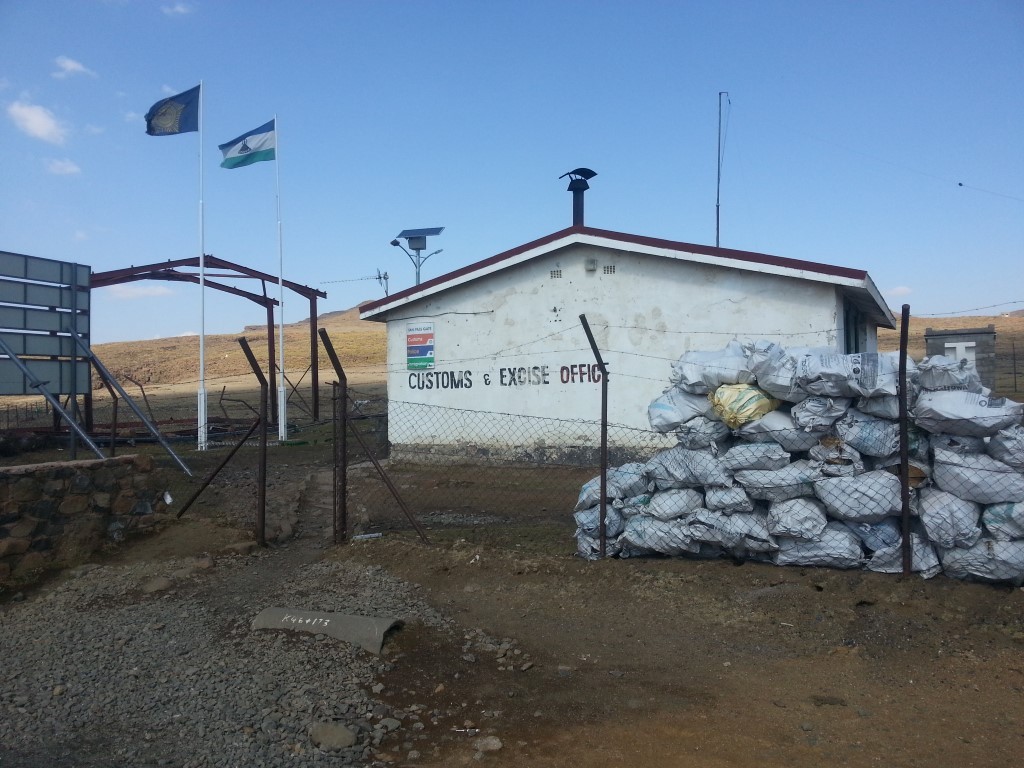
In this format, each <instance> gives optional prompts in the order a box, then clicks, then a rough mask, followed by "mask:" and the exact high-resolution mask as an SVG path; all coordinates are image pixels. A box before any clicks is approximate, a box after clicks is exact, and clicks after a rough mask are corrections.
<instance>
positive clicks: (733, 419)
mask: <svg viewBox="0 0 1024 768" xmlns="http://www.w3.org/2000/svg"><path fill="white" fill-rule="evenodd" d="M708 399H709V400H711V405H712V407H713V408H714V409H715V413H716V414H718V418H720V419H721V420H722V421H724V422H725V424H726V426H727V427H729V428H730V429H736V428H737V427H739V426H740V425H741V424H746V423H747V422H748V421H756V420H757V419H760V418H761V417H762V416H764V415H765V414H766V413H770V412H772V411H774V410H775V409H776V408H778V407H779V405H780V403H779V401H778V400H775V399H773V398H772V397H771V396H770V395H769V394H768V393H767V392H765V391H764V390H763V389H758V388H757V387H755V386H754V385H753V384H723V385H722V386H720V387H718V388H717V389H716V390H715V391H714V392H712V393H711V394H710V395H708Z"/></svg>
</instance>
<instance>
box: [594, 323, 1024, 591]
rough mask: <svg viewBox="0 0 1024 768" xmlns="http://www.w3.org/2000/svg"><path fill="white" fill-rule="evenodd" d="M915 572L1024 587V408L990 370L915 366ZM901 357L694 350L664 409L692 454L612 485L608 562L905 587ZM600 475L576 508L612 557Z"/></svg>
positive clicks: (949, 364) (625, 469) (941, 361)
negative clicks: (762, 567)
mask: <svg viewBox="0 0 1024 768" xmlns="http://www.w3.org/2000/svg"><path fill="white" fill-rule="evenodd" d="M907 364H908V370H907V379H908V381H907V394H908V403H909V408H910V439H909V446H908V450H909V456H910V462H909V464H910V466H909V473H910V478H911V486H912V490H911V492H910V510H911V515H912V520H911V523H912V524H911V527H910V541H911V548H912V562H913V569H914V570H915V571H917V572H919V573H921V574H922V575H923V576H925V577H926V578H927V577H931V576H933V575H935V574H937V573H939V572H940V571H941V572H944V573H945V574H947V575H949V576H953V577H956V578H969V579H981V580H987V581H1007V582H1011V583H1015V584H1021V583H1024V427H1022V426H1021V421H1022V416H1024V407H1022V406H1021V404H1019V403H1015V402H1012V401H1010V400H1007V399H1005V398H993V397H990V396H989V393H988V392H987V390H985V388H984V387H982V386H981V382H980V380H979V379H978V375H977V372H976V370H975V369H974V366H973V365H971V364H968V363H967V362H966V361H957V360H953V359H951V358H947V357H941V356H935V357H931V358H926V359H925V360H923V361H922V362H921V363H920V364H917V365H914V363H913V361H912V360H908V361H907ZM898 378H899V357H898V355H897V354H896V353H889V354H885V353H883V354H855V355H839V354H836V353H835V352H834V351H832V350H819V349H793V348H790V349H788V350H787V349H783V348H782V347H780V346H779V345H778V344H776V343H773V342H771V341H764V340H762V341H758V342H756V343H745V344H744V343H741V342H739V341H733V342H730V343H729V344H728V345H727V346H726V348H725V349H724V350H721V351H716V352H687V353H686V354H684V355H683V356H682V357H681V358H680V359H679V360H678V361H677V362H676V363H674V364H673V365H672V374H671V377H670V382H671V386H669V387H668V388H667V389H666V390H665V391H664V394H662V395H661V397H659V398H657V399H656V400H654V401H653V402H652V403H651V404H650V406H649V408H648V416H649V419H650V424H651V427H652V428H653V429H655V430H657V431H658V432H663V433H669V432H674V433H675V436H676V437H677V438H678V445H676V446H675V447H673V448H669V449H666V450H663V451H661V452H660V453H658V454H657V455H655V456H654V457H653V458H652V459H651V460H650V461H648V462H646V463H630V464H625V465H623V466H620V467H617V468H614V469H610V470H609V472H608V477H607V497H608V503H607V505H606V519H605V534H606V549H605V553H606V555H607V556H618V557H636V556H642V555H652V554H662V555H684V556H695V557H719V556H722V555H729V556H732V557H737V558H747V559H757V560H764V561H770V562H774V563H776V564H778V565H799V566H826V567H834V568H861V567H864V568H868V569H870V570H873V571H879V572H883V573H900V572H902V548H901V547H902V534H901V522H900V521H901V517H900V516H901V513H902V509H903V500H902V493H901V485H900V480H899V476H898V473H899V466H900V458H899V451H900V429H899V421H898V418H899V401H898V397H897V387H898ZM600 483H601V479H600V477H596V478H594V479H593V480H591V481H589V482H588V483H586V484H585V485H584V486H583V488H582V490H581V492H580V496H579V500H578V502H577V504H576V515H575V518H576V523H577V531H576V538H577V549H578V552H579V554H580V555H581V556H582V557H585V558H587V559H596V558H598V557H600V544H599V541H600V538H599V537H600Z"/></svg>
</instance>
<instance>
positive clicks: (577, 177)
mask: <svg viewBox="0 0 1024 768" xmlns="http://www.w3.org/2000/svg"><path fill="white" fill-rule="evenodd" d="M566 176H568V177H569V187H568V191H569V192H572V225H573V226H574V227H582V226H584V224H583V193H584V192H586V191H587V190H588V189H590V185H589V184H587V179H592V178H594V177H595V176H597V174H596V173H595V172H594V171H592V170H590V169H589V168H577V169H576V170H574V171H569V172H568V173H563V174H562V175H561V176H559V177H558V178H560V179H564V178H565V177H566Z"/></svg>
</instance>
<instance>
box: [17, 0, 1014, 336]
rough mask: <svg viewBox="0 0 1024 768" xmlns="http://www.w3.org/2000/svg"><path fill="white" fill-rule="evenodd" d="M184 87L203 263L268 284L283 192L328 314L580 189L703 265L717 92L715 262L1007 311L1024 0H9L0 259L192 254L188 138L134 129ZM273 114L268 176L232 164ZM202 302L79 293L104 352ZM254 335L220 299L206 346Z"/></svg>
mask: <svg viewBox="0 0 1024 768" xmlns="http://www.w3.org/2000/svg"><path fill="white" fill-rule="evenodd" d="M200 81H202V83H203V88H204V126H203V129H204V130H203V133H202V179H203V200H204V220H205V227H204V232H205V246H206V251H207V252H208V253H212V254H215V255H216V256H219V257H221V258H224V259H227V260H229V261H234V262H238V263H243V264H246V265H249V266H251V267H253V268H256V269H260V270H263V271H266V272H269V273H272V274H277V270H278V245H277V220H276V213H275V186H276V184H275V170H279V172H280V185H281V211H282V222H283V242H284V264H285V270H284V271H285V276H286V277H287V278H288V279H291V280H294V281H296V282H299V283H304V284H306V285H310V286H314V287H317V288H321V289H323V290H326V291H327V293H328V298H327V299H326V300H325V301H322V302H321V305H320V310H321V311H332V310H338V309H345V308H348V307H350V306H353V305H355V304H357V303H358V302H360V301H363V300H366V299H372V298H379V297H380V296H382V295H383V288H382V287H381V286H379V285H378V283H377V281H376V280H373V279H370V280H360V279H358V278H367V277H372V276H374V275H376V273H377V271H378V270H380V271H382V272H387V273H388V274H389V276H390V281H389V282H390V288H391V290H392V292H394V291H397V290H400V289H402V288H405V287H408V286H409V285H411V284H412V282H413V275H414V270H413V267H412V265H411V264H410V262H409V260H408V259H407V258H406V257H405V256H404V255H403V254H402V253H401V251H399V249H397V248H393V247H391V246H390V245H389V241H390V240H391V239H392V238H393V237H394V236H395V235H396V234H397V233H398V232H399V231H400V230H402V229H405V228H415V227H429V226H444V227H445V231H444V233H443V234H442V235H441V236H439V237H437V238H435V239H433V240H432V241H431V242H430V246H431V249H432V250H433V249H434V248H443V249H444V251H443V253H441V254H439V255H437V256H435V257H433V258H432V259H431V260H429V261H428V262H426V264H425V265H424V267H423V278H424V279H429V278H431V277H435V276H437V275H438V274H441V273H442V272H446V271H449V270H451V269H455V268H458V267H460V266H463V265H465V264H469V263H472V262H474V261H477V260H479V259H482V258H486V257H487V256H491V255H493V254H495V253H499V252H501V251H504V250H506V249H509V248H512V247H515V246H517V245H520V244H522V243H524V242H527V241H530V240H533V239H535V238H538V237H542V236H544V235H546V234H549V233H551V232H554V231H556V230H559V229H562V228H564V227H566V226H568V225H569V224H570V223H571V195H570V194H569V193H568V192H566V191H565V187H566V182H565V180H559V179H558V177H559V176H560V175H561V174H562V173H564V172H565V171H568V170H570V169H572V168H575V167H577V166H587V167H590V168H593V169H594V170H596V171H597V172H598V176H597V178H595V179H593V180H592V181H591V191H590V192H589V193H588V194H587V224H589V225H591V226H594V227H600V228H604V229H611V230H618V231H623V232H629V233H632V234H637V235H648V236H652V237H663V238H668V239H674V240H682V241H686V242H693V243H700V244H712V245H713V244H714V242H715V185H716V159H717V139H718V104H719V99H718V94H719V92H720V91H727V92H728V93H729V101H730V102H731V103H730V104H729V105H727V106H728V109H727V111H726V115H725V116H726V126H727V130H726V132H725V147H724V160H723V166H722V187H721V244H722V245H723V246H725V247H730V248H739V249H744V250H752V251H759V252H764V253H770V254H775V255H779V256H786V257H791V258H797V259H807V260H811V261H819V262H824V263H828V264H836V265H841V266H848V267H855V268H860V269H866V270H868V271H869V272H870V274H871V275H872V277H873V278H874V280H875V282H876V284H877V285H878V287H879V289H880V290H881V291H882V293H883V294H884V295H885V296H886V298H887V300H888V301H889V303H890V305H892V306H894V307H896V308H898V307H899V306H900V305H901V304H903V303H908V304H910V306H911V310H912V312H913V313H914V314H915V315H928V314H931V315H945V314H952V313H957V312H964V311H966V310H972V309H974V308H977V307H988V306H990V305H1000V306H999V307H998V308H995V309H992V310H986V312H1000V311H1009V310H1014V309H1020V308H1024V285H1022V282H1024V281H1022V276H1024V268H1022V266H1021V265H1022V263H1024V99H1022V96H1024V3H1021V2H1019V0H972V1H971V2H967V1H964V2H948V1H946V2H944V1H941V0H922V1H921V2H911V1H909V0H908V1H904V2H901V1H899V0H895V1H888V2H873V1H871V0H868V1H865V2H740V1H735V2H728V1H725V2H716V3H707V2H643V1H639V0H634V1H633V2H614V1H612V0H593V1H592V2H572V1H569V0H564V1H561V2H552V1H551V0H547V1H546V2H533V1H532V0H515V1H514V2H504V1H503V0H493V1H490V2H483V1H481V2H470V1H469V0H464V1H462V2H390V1H381V2H301V3H284V2H281V3H273V2H246V3H237V2H227V1H226V0H223V1H221V2H215V1H214V0H180V1H176V0H153V1H152V2H150V1H145V2H144V1H142V0H38V1H37V0H0V163H2V166H0V167H2V168H3V184H2V185H0V250H7V251H14V252H18V253H27V254H31V255H35V256H41V257H44V258H51V259H60V260H64V261H73V262H78V263H82V264H88V265H90V266H91V267H92V268H93V270H95V271H105V270H109V269H118V268H121V267H125V266H128V265H140V264H149V263H156V262H161V261H165V260H168V259H177V258H185V257H193V256H197V255H198V253H199V180H200V163H199V158H200V136H199V134H197V133H190V134H183V135H178V136H166V137H151V136H147V135H146V133H145V123H144V120H143V115H144V114H145V113H146V111H147V110H148V108H149V107H150V106H151V105H152V104H153V103H154V102H155V101H157V100H159V99H161V98H164V97H166V96H168V95H171V94H174V93H178V92H181V91H184V90H186V89H188V88H191V87H192V86H194V85H196V84H198V83H199V82H200ZM275 114H276V115H277V118H278V130H279V135H278V139H279V150H278V151H279V160H278V163H279V165H278V168H276V169H275V165H274V163H258V164H255V165H252V166H249V167H245V168H239V169H235V170H225V169H222V168H220V167H219V163H220V160H221V155H220V152H219V151H218V149H217V145H218V144H221V143H224V142H227V141H228V140H230V139H232V138H234V137H236V136H238V135H240V134H242V133H245V132H247V131H249V130H251V129H253V128H256V127H258V126H260V125H262V124H263V123H265V122H267V121H268V120H269V119H270V118H272V117H273V116H274V115H275ZM339 281H349V282H339ZM240 287H243V288H246V289H248V290H256V291H258V290H259V287H258V285H253V284H251V283H249V284H240ZM270 290H271V295H274V296H276V292H277V288H276V286H272V287H271V288H270ZM198 293H199V291H198V288H196V287H193V286H186V285H177V284H173V283H163V282H148V283H137V284H134V285H130V286H125V287H122V288H116V289H114V288H110V289H102V290H98V291H96V292H95V293H94V295H93V341H94V342H106V341H117V340H132V339H146V338H155V337H164V336H174V335H179V334H187V333H196V332H198V330H199V296H198ZM286 301H287V302H288V303H287V306H286V310H285V319H286V321H288V322H292V321H296V320H300V319H302V318H304V317H306V315H307V307H306V305H305V303H304V302H302V301H301V300H297V299H293V298H289V297H286ZM1012 302H1015V303H1012ZM264 319H265V314H264V312H263V310H262V309H261V308H259V307H258V306H256V305H255V304H251V303H249V302H247V301H245V300H243V299H238V298H234V297H230V296H225V295H223V294H211V295H210V298H208V300H207V309H206V331H207V333H240V332H241V331H242V329H243V328H244V326H245V325H251V324H259V323H261V322H263V321H264Z"/></svg>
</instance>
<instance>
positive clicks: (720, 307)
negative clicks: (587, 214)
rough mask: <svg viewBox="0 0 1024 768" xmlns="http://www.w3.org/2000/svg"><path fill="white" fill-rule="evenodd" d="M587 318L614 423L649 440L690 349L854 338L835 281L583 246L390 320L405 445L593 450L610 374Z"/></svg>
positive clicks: (394, 397)
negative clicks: (412, 332)
mask: <svg viewBox="0 0 1024 768" xmlns="http://www.w3.org/2000/svg"><path fill="white" fill-rule="evenodd" d="M588 260H593V262H594V264H593V266H595V267H596V269H593V270H588V269H587V262H588ZM606 268H614V270H613V271H611V270H607V269H606ZM552 270H561V275H562V276H561V277H560V278H552V276H551V273H552ZM580 314H586V316H587V319H588V321H589V323H590V325H591V328H592V330H593V331H594V335H595V337H596V340H597V344H598V346H599V348H600V349H601V350H602V354H603V356H604V359H605V361H606V362H607V363H608V365H609V369H610V373H611V377H610V379H609V391H610V396H609V421H610V422H612V423H615V424H620V425H625V426H628V427H634V428H636V429H638V430H643V431H647V430H649V425H648V422H647V406H648V404H649V403H650V401H651V400H652V399H653V398H655V397H657V396H658V395H659V394H660V393H661V392H662V390H663V389H664V388H665V387H666V386H667V385H668V377H669V373H670V366H671V363H672V362H673V361H675V360H676V359H678V357H679V356H680V355H681V354H682V353H683V352H686V351H688V350H713V349H721V348H722V347H724V346H725V344H726V343H727V342H728V341H729V340H730V339H733V338H741V339H742V338H749V339H756V338H770V339H773V340H776V341H779V342H781V343H782V344H783V346H835V345H837V344H841V338H842V337H841V335H839V334H840V328H839V326H840V323H841V319H842V299H841V297H840V295H839V292H838V291H837V289H836V287H835V286H834V285H830V284H826V283H818V282H813V281H810V280H800V279H794V278H791V277H780V276H777V275H768V274H764V273H759V272H748V271H742V270H740V269H730V268H726V267H721V266H713V265H706V264H695V263H692V262H680V261H675V260H671V259H665V258H658V257H653V256H648V255H643V254H636V253H631V252H624V251H618V250H611V249H606V248H598V247H595V246H591V245H586V244H574V245H571V246H569V247H567V248H565V249H562V250H559V251H555V252H554V253H551V254H548V255H545V256H541V257H538V258H536V259H534V260H531V261H529V262H526V263H524V264H520V265H517V266H514V267H511V268H509V269H507V270H504V271H502V272H500V273H498V274H496V275H493V276H490V277H487V278H484V279H481V280H477V281H474V282H470V283H466V284H464V285H460V286H457V287H454V288H452V289H449V290H447V291H445V292H443V293H441V294H440V295H438V296H437V297H436V298H431V297H428V298H425V299H422V300H419V301H416V302H413V303H411V304H408V305H406V306H403V307H399V308H397V309H395V310H393V311H392V312H391V313H390V315H391V316H390V318H389V320H388V371H389V373H388V397H389V400H390V401H391V403H392V406H391V413H390V417H391V422H392V423H391V433H392V437H391V439H392V442H394V443H421V444H430V445H445V444H463V443H470V444H481V443H482V442H486V441H487V439H488V438H489V437H490V438H493V439H494V440H496V441H502V440H506V441H513V442H514V439H513V438H515V437H516V436H515V435H511V434H509V430H512V429H514V430H515V431H520V432H523V433H525V432H526V431H527V427H528V426H529V429H530V430H533V431H534V432H539V433H540V434H539V436H535V437H534V438H533V439H534V440H540V441H542V442H544V441H546V442H547V443H548V444H559V443H562V444H581V443H584V442H587V441H589V443H590V444H593V442H592V441H593V438H594V434H595V433H593V429H592V428H590V427H583V426H581V425H576V424H573V423H572V422H573V421H574V420H583V421H587V422H594V421H596V420H598V418H599V417H600V387H601V385H600V375H599V373H598V371H597V369H596V367H595V366H594V358H593V355H592V353H591V351H590V347H589V345H588V343H587V339H586V336H585V333H584V331H583V329H582V327H580V321H579V319H578V318H579V315H580ZM422 322H427V323H433V329H434V338H435V368H434V369H433V370H431V371H410V370H409V369H408V366H407V360H406V352H407V350H406V338H407V337H406V334H407V327H408V325H409V324H410V323H412V324H416V323H422ZM408 404H423V405H425V406H430V407H427V408H424V409H418V410H417V409H412V410H410V408H409V406H408ZM480 412H483V413H486V414H514V415H517V416H530V417H543V418H545V419H547V420H548V421H544V422H538V423H536V424H532V423H530V422H529V420H525V421H524V420H522V419H511V418H506V417H501V416H484V415H482V414H481V413H480ZM513 425H514V426H513ZM616 434H617V435H618V438H617V439H618V440H620V441H621V440H623V439H624V438H623V436H622V432H621V431H619V432H617V433H615V434H613V438H612V439H613V441H614V440H616V436H615V435H616ZM519 439H520V441H522V440H524V439H525V440H528V438H527V437H526V436H525V435H523V436H521V437H520V438H519ZM641 439H648V440H649V439H650V438H649V437H646V438H641Z"/></svg>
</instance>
